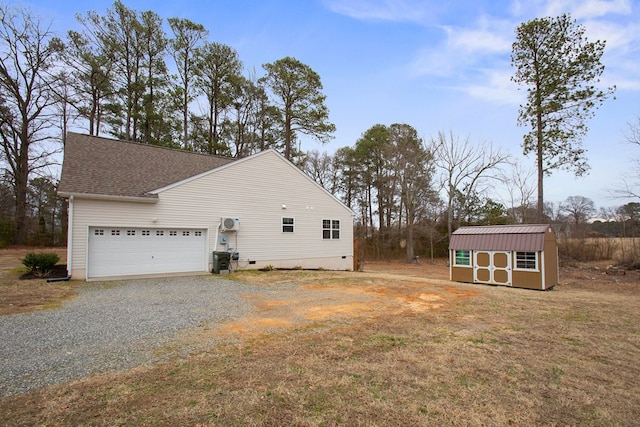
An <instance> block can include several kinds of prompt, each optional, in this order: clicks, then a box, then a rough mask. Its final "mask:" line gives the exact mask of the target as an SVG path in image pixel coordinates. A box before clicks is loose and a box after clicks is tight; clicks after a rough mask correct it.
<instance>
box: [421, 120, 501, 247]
mask: <svg viewBox="0 0 640 427" xmlns="http://www.w3.org/2000/svg"><path fill="white" fill-rule="evenodd" d="M431 152H432V153H433V155H434V157H435V163H436V167H437V168H438V169H440V170H441V174H442V187H443V189H444V191H445V193H446V195H447V233H448V235H449V237H451V233H452V232H453V214H454V212H453V210H454V203H455V201H456V199H457V200H458V201H460V202H461V203H462V204H463V205H464V202H465V199H466V197H468V196H469V195H476V194H478V193H481V192H483V191H484V190H485V189H486V188H485V187H484V185H485V184H486V183H487V181H489V180H499V174H498V169H499V167H500V166H501V165H502V164H504V163H506V162H507V160H508V159H509V155H508V154H506V153H504V152H503V151H502V150H500V149H494V147H493V145H491V144H488V145H480V146H472V145H471V143H470V141H469V138H468V137H467V138H465V139H464V140H461V139H460V138H459V137H458V136H456V135H454V134H453V132H450V133H449V135H446V134H445V133H444V132H438V136H437V137H436V138H433V139H432V140H431Z"/></svg>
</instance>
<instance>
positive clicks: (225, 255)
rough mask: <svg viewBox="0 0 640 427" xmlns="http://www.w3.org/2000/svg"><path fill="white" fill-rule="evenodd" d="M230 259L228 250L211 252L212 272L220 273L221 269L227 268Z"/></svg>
mask: <svg viewBox="0 0 640 427" xmlns="http://www.w3.org/2000/svg"><path fill="white" fill-rule="evenodd" d="M230 260H231V253H229V252H214V253H213V272H214V273H216V274H220V272H221V271H223V270H229V262H230Z"/></svg>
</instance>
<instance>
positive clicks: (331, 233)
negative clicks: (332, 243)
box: [322, 219, 340, 239]
mask: <svg viewBox="0 0 640 427" xmlns="http://www.w3.org/2000/svg"><path fill="white" fill-rule="evenodd" d="M322 238H323V239H339V238H340V220H339V219H323V220H322Z"/></svg>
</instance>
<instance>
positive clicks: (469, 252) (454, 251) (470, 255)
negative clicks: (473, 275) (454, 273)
mask: <svg viewBox="0 0 640 427" xmlns="http://www.w3.org/2000/svg"><path fill="white" fill-rule="evenodd" d="M452 250H453V266H454V267H463V268H473V261H472V258H471V257H472V254H471V252H472V251H471V249H452ZM456 252H467V253H468V254H469V264H458V263H457V260H458V258H457V257H456Z"/></svg>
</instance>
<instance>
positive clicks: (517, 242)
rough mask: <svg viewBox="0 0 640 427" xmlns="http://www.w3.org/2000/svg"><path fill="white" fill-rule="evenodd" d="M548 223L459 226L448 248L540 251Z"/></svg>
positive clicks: (452, 235)
mask: <svg viewBox="0 0 640 427" xmlns="http://www.w3.org/2000/svg"><path fill="white" fill-rule="evenodd" d="M548 229H549V224H522V225H491V226H472V227H460V228H458V229H457V230H456V231H454V232H453V233H452V234H451V241H450V242H449V249H461V250H483V251H541V250H543V248H544V237H545V233H546V232H547V230H548Z"/></svg>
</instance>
